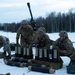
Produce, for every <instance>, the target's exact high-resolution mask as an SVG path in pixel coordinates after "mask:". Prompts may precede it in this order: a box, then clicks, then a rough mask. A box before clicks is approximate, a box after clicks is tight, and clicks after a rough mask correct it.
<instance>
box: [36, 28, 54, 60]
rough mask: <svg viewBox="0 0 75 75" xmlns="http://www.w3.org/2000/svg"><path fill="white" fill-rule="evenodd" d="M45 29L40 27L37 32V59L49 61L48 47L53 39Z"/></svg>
mask: <svg viewBox="0 0 75 75" xmlns="http://www.w3.org/2000/svg"><path fill="white" fill-rule="evenodd" d="M44 30H45V29H44V28H42V27H40V28H38V30H37V32H36V35H37V36H36V52H35V53H36V55H35V59H36V60H42V61H43V60H45V61H48V48H49V47H50V45H52V44H53V40H51V39H50V38H49V36H48V35H47V34H46V33H45V31H44Z"/></svg>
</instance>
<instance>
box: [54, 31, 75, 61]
mask: <svg viewBox="0 0 75 75" xmlns="http://www.w3.org/2000/svg"><path fill="white" fill-rule="evenodd" d="M59 36H60V37H59V38H58V39H57V40H56V41H55V43H54V47H55V48H56V49H57V50H58V52H59V54H60V56H68V57H69V58H70V59H71V62H75V51H74V50H75V49H74V47H73V44H72V42H71V40H70V39H69V37H68V34H67V32H66V31H60V33H59Z"/></svg>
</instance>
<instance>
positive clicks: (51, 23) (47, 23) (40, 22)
mask: <svg viewBox="0 0 75 75" xmlns="http://www.w3.org/2000/svg"><path fill="white" fill-rule="evenodd" d="M26 21H27V22H28V23H29V24H30V19H28V20H26ZM34 21H35V23H36V26H37V27H39V26H44V27H45V28H46V32H48V33H53V32H59V31H61V30H66V31H67V32H75V13H74V12H71V11H69V12H67V13H60V12H59V13H56V12H51V13H49V14H47V16H46V17H45V18H44V17H38V18H36V19H34ZM20 23H21V22H20ZM20 23H3V24H1V23H0V30H3V31H9V32H16V31H17V29H18V28H19V26H20V25H21V24H20Z"/></svg>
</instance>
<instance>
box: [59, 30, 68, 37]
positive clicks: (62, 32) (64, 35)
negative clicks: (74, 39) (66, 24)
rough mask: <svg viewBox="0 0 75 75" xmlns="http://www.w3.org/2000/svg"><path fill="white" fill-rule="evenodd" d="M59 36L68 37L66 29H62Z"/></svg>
mask: <svg viewBox="0 0 75 75" xmlns="http://www.w3.org/2000/svg"><path fill="white" fill-rule="evenodd" d="M59 36H62V37H68V34H67V32H66V31H60V33H59Z"/></svg>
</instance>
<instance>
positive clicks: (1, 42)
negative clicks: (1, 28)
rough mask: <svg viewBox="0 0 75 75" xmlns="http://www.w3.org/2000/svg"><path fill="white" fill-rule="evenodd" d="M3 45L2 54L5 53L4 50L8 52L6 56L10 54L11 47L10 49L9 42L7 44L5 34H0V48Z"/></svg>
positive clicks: (7, 40)
mask: <svg viewBox="0 0 75 75" xmlns="http://www.w3.org/2000/svg"><path fill="white" fill-rule="evenodd" d="M2 46H4V47H3V50H4V52H3V54H5V55H6V52H7V53H8V56H10V55H11V49H10V44H9V39H8V38H7V37H5V36H2V35H0V48H1V47H2Z"/></svg>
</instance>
